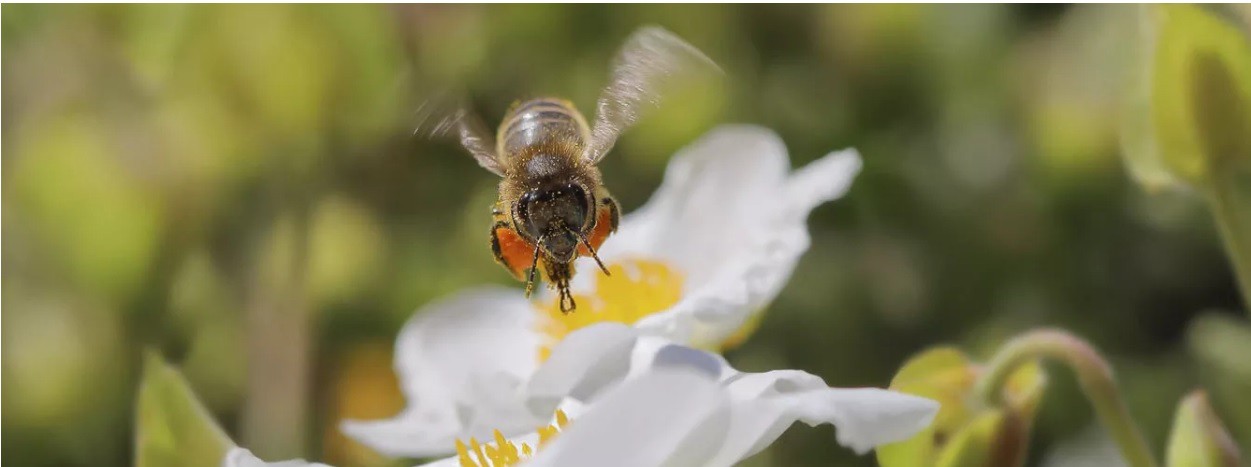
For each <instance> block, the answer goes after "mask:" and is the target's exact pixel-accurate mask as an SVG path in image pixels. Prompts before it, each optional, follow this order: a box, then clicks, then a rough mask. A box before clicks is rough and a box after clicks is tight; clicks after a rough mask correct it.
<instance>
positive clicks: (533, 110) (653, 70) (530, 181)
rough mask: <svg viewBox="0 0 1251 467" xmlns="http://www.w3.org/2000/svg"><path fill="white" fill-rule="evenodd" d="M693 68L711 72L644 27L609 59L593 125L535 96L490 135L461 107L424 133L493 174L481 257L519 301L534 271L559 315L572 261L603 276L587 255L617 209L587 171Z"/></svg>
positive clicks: (664, 34)
mask: <svg viewBox="0 0 1251 467" xmlns="http://www.w3.org/2000/svg"><path fill="white" fill-rule="evenodd" d="M696 65H703V68H707V69H710V70H718V69H717V67H716V65H715V64H713V63H712V61H711V60H709V59H708V58H707V57H706V56H704V54H703V53H701V52H700V51H699V50H697V49H696V48H695V47H693V46H691V45H690V44H687V43H686V42H684V41H683V40H682V39H680V38H678V37H677V36H676V35H674V34H673V33H670V32H669V31H666V30H664V29H661V28H659V27H654V26H650V27H644V28H642V29H639V30H638V31H635V32H634V33H633V34H632V35H631V36H630V37H629V39H627V40H626V43H625V45H623V46H622V48H621V50H620V51H619V52H618V54H617V57H616V59H615V60H614V62H613V71H612V76H611V81H610V82H609V83H608V85H607V86H606V87H605V88H604V90H603V92H602V93H601V95H600V98H599V101H598V102H597V103H596V113H595V122H594V125H593V126H589V125H587V121H586V119H585V118H583V117H582V114H581V113H579V112H578V110H577V109H576V108H574V106H573V104H572V103H570V102H569V101H566V100H563V99H557V98H551V97H544V98H538V99H531V100H528V101H525V102H519V103H516V104H514V105H513V106H512V108H511V109H510V110H509V111H508V112H507V114H506V115H505V116H504V119H503V121H502V123H501V124H500V126H499V130H498V131H497V132H496V134H495V137H494V138H492V136H491V134H490V133H489V132H488V131H487V129H486V126H485V125H483V124H482V122H481V120H479V119H478V118H476V116H474V115H473V114H472V113H471V112H469V111H468V110H466V108H465V107H464V106H459V107H458V108H457V109H456V110H454V111H452V112H450V114H451V115H450V116H448V117H446V118H445V119H444V120H443V121H441V122H439V124H438V125H436V126H435V127H434V128H432V129H431V132H432V133H434V134H445V133H451V134H454V135H456V136H458V137H459V138H460V143H461V145H462V146H464V147H465V149H466V150H468V151H469V153H470V154H472V155H473V157H474V159H476V160H477V161H478V164H479V165H481V166H482V167H484V168H486V169H487V170H490V171H491V172H492V173H494V174H496V175H499V176H500V177H502V180H501V181H500V184H499V200H498V201H497V202H496V203H495V206H494V208H493V210H492V215H493V216H494V223H493V225H492V226H491V250H492V251H493V252H494V253H495V260H496V261H497V262H498V263H500V264H501V265H503V266H504V267H505V268H507V269H508V271H509V272H511V273H512V274H513V276H514V277H516V278H517V279H518V280H525V281H526V296H527V297H529V296H530V293H531V292H532V291H533V289H534V281H535V273H536V271H539V270H541V271H542V272H543V279H544V280H545V281H546V282H547V283H548V285H549V286H550V287H554V288H556V289H557V291H558V292H559V295H560V309H561V311H562V312H565V313H569V312H571V311H573V310H574V308H575V307H576V306H577V304H576V303H574V300H573V295H572V293H571V292H570V291H569V280H570V278H572V277H573V274H574V268H573V261H574V260H575V259H577V258H578V257H579V256H590V257H591V258H594V259H595V262H596V263H597V264H598V265H599V268H600V270H602V271H604V274H608V268H606V267H604V263H603V262H602V261H600V259H599V255H598V254H597V253H596V249H598V248H599V247H600V245H601V244H603V243H604V240H605V239H607V238H608V236H609V235H612V233H613V232H615V231H616V230H617V223H618V221H619V220H620V216H621V215H620V212H621V209H620V207H619V206H618V205H617V202H616V200H614V199H613V197H612V195H610V194H609V193H608V189H607V188H605V187H604V185H603V182H602V179H601V176H600V171H599V169H598V168H597V167H596V164H597V163H599V161H601V160H603V158H604V156H606V155H607V154H608V151H609V150H610V149H612V147H613V144H614V143H615V142H616V141H617V136H618V135H619V134H620V133H621V132H622V131H623V130H625V129H626V128H629V127H630V126H631V125H633V124H634V123H635V121H637V120H638V118H639V115H640V113H641V112H642V111H643V110H645V109H646V107H648V106H652V105H656V104H657V103H658V101H659V97H660V96H659V90H660V88H661V87H663V86H664V85H665V84H666V81H667V80H668V79H670V78H671V77H673V76H676V75H678V74H679V73H681V72H684V71H689V70H692V69H695V68H699V67H697V66H696ZM718 71H719V70H718ZM527 271H529V272H528V274H527Z"/></svg>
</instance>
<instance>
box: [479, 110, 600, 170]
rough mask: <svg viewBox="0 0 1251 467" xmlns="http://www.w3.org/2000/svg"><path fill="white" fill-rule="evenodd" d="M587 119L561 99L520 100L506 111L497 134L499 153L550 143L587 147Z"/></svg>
mask: <svg viewBox="0 0 1251 467" xmlns="http://www.w3.org/2000/svg"><path fill="white" fill-rule="evenodd" d="M590 133H591V131H590V129H589V128H588V127H587V125H586V119H584V118H582V114H581V113H579V112H578V110H577V109H575V108H574V107H573V104H571V103H569V101H566V100H563V99H553V98H539V99H532V100H528V101H526V102H522V103H521V104H518V105H516V106H514V107H513V108H512V109H511V110H509V111H508V115H505V116H504V121H503V123H501V124H500V130H499V134H498V135H497V136H496V140H497V141H498V144H499V147H498V148H497V151H498V154H500V156H502V157H509V156H511V155H513V154H518V152H519V151H522V150H524V149H526V148H528V147H531V146H540V145H548V144H552V143H561V144H573V145H575V146H577V148H578V150H581V149H582V148H585V147H586V144H587V140H588V139H589V137H590Z"/></svg>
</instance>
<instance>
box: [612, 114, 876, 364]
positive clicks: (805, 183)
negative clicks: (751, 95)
mask: <svg viewBox="0 0 1251 467" xmlns="http://www.w3.org/2000/svg"><path fill="white" fill-rule="evenodd" d="M787 165H788V159H787V155H786V148H785V146H784V145H783V144H782V142H781V140H780V139H779V138H778V137H777V135H776V134H774V133H773V132H771V131H769V130H767V129H764V128H760V127H752V126H727V127H722V128H719V129H717V130H714V131H713V132H711V133H710V134H709V135H708V136H706V137H704V138H702V139H700V140H699V141H698V142H696V143H694V144H692V145H691V147H690V148H688V149H685V150H683V151H681V152H680V153H679V154H678V155H677V156H675V158H674V161H673V162H672V163H671V165H670V168H669V171H668V172H666V177H665V182H664V184H663V185H662V186H661V188H660V189H659V190H657V192H656V194H655V195H654V196H653V197H652V199H651V200H650V201H649V202H648V203H647V204H646V205H645V206H644V207H643V208H641V209H639V211H638V212H636V213H634V214H631V215H630V216H627V217H626V219H625V220H624V221H623V222H622V227H621V229H620V231H619V232H618V233H617V234H616V235H614V236H613V237H612V238H611V239H610V241H609V242H607V243H605V244H604V247H603V249H602V250H603V255H601V256H602V257H604V258H606V259H607V260H608V261H612V260H613V259H615V258H617V257H628V256H640V257H650V258H659V259H661V260H663V261H665V262H666V263H668V264H670V265H671V266H674V267H676V268H678V270H679V271H680V272H681V273H682V274H683V275H684V278H685V279H686V280H685V284H684V291H683V292H684V293H683V298H682V300H681V301H680V302H679V303H678V304H676V305H675V306H674V307H672V308H670V309H669V310H667V311H664V312H662V313H658V314H654V315H652V316H648V317H647V318H645V319H643V320H641V321H640V322H639V323H638V326H639V327H640V328H642V329H644V330H646V331H647V332H649V333H653V334H657V335H661V336H665V337H668V338H670V339H673V340H675V341H678V342H683V343H688V344H693V345H696V346H699V347H715V346H718V345H720V343H721V341H723V340H724V339H725V338H727V337H728V336H729V335H731V334H733V333H734V332H735V331H737V330H738V329H739V328H740V327H741V326H742V325H743V324H744V323H745V322H746V321H747V320H748V319H749V318H750V316H752V315H753V314H754V313H757V312H759V311H761V310H762V309H763V308H764V307H765V306H767V305H768V303H769V302H771V301H772V300H773V299H774V298H775V297H776V296H777V294H778V293H779V292H780V291H781V289H782V287H783V286H784V285H785V284H786V282H787V280H789V279H790V275H791V273H792V272H793V270H794V268H795V264H796V262H797V261H798V260H799V257H800V256H801V255H802V254H803V253H804V252H805V251H807V249H808V246H809V244H810V241H809V237H808V230H807V225H806V219H807V216H808V213H809V211H811V210H812V209H813V208H814V207H816V206H817V205H819V204H821V203H823V202H826V201H829V200H832V199H835V198H838V197H840V196H842V195H843V194H845V193H846V192H847V189H848V188H849V187H850V185H851V181H852V180H853V179H854V178H855V175H856V174H857V173H858V172H859V170H860V165H861V162H860V157H859V155H858V154H857V153H856V152H855V151H854V150H847V151H842V152H836V153H831V154H829V155H827V156H826V157H824V158H822V159H819V160H817V161H815V162H813V163H811V164H809V165H807V166H805V167H803V168H802V169H800V170H798V171H796V172H795V173H794V174H791V175H789V176H788V175H787V173H786V171H787ZM588 267H590V266H588Z"/></svg>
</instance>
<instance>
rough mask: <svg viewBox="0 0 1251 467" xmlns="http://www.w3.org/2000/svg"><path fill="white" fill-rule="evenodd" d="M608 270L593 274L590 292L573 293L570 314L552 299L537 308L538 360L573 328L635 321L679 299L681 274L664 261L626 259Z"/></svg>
mask: <svg viewBox="0 0 1251 467" xmlns="http://www.w3.org/2000/svg"><path fill="white" fill-rule="evenodd" d="M608 271H609V272H610V273H611V275H604V274H596V275H595V287H594V288H593V289H592V290H593V291H594V292H593V294H592V295H584V294H574V301H575V302H577V304H578V308H577V310H575V311H574V312H573V313H564V312H561V311H560V302H559V301H558V299H555V298H554V299H553V300H552V301H551V302H550V303H543V304H542V305H540V306H539V307H538V308H537V309H538V313H539V315H540V318H539V320H538V323H539V324H538V327H539V333H540V334H543V335H544V336H545V340H544V342H543V343H542V344H540V346H539V361H543V360H546V359H547V357H548V356H549V355H551V353H552V347H553V346H555V345H556V344H557V343H559V342H560V341H561V340H562V339H564V338H565V336H567V335H569V333H571V332H573V331H576V330H578V329H581V328H584V327H586V326H590V325H592V324H596V323H603V322H616V323H623V324H634V323H635V322H636V321H638V320H640V319H643V318H644V317H646V316H648V315H650V314H653V313H656V312H659V311H664V310H665V309H667V308H669V307H671V306H673V305H674V304H676V303H678V299H680V298H682V280H683V278H682V275H681V274H680V273H678V272H677V271H675V270H673V269H670V268H669V266H668V265H666V264H664V263H661V262H658V261H652V260H641V259H635V260H625V261H622V262H620V263H616V264H611V265H609V266H608Z"/></svg>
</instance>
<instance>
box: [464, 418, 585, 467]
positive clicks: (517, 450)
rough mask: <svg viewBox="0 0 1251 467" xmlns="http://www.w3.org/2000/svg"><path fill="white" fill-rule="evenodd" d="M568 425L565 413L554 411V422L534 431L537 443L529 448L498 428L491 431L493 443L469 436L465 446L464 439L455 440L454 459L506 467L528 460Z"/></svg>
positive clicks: (473, 465)
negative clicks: (509, 438)
mask: <svg viewBox="0 0 1251 467" xmlns="http://www.w3.org/2000/svg"><path fill="white" fill-rule="evenodd" d="M568 425H569V417H568V416H566V415H565V412H564V411H563V410H557V411H556V423H553V424H551V425H547V426H541V427H539V428H538V429H537V430H536V431H537V432H538V434H539V444H538V446H535V447H534V448H531V447H530V445H529V444H526V443H520V447H519V446H518V443H514V442H512V441H509V440H508V439H507V438H505V437H504V434H503V433H500V430H495V432H494V433H493V435H494V438H495V439H494V441H495V445H494V446H492V445H489V444H483V443H481V442H479V441H478V440H477V439H476V438H469V445H468V446H466V445H465V442H464V441H461V440H459V439H458V440H456V460H457V461H458V462H460V465H461V467H507V466H511V465H517V464H519V463H521V462H524V461H526V460H529V459H530V457H531V456H533V455H534V453H535V452H537V451H538V450H539V449H541V448H542V447H543V446H544V445H546V444H547V443H548V442H549V441H551V440H552V439H553V438H555V437H556V435H557V434H559V433H560V432H561V431H563V430H564V429H565V427H566V426H568Z"/></svg>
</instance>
